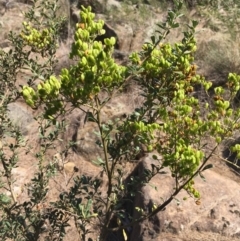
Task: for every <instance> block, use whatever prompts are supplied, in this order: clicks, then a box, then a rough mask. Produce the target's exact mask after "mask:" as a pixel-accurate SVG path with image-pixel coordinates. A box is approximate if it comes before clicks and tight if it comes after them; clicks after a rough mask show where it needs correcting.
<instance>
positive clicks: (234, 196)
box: [130, 157, 240, 241]
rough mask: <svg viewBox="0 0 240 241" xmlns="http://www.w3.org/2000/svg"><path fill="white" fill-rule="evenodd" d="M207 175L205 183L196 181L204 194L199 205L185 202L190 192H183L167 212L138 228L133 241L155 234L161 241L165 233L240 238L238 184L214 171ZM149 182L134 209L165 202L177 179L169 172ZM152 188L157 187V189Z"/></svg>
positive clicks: (146, 163) (148, 160)
mask: <svg viewBox="0 0 240 241" xmlns="http://www.w3.org/2000/svg"><path fill="white" fill-rule="evenodd" d="M153 162H155V161H154V160H152V159H151V158H150V157H146V158H145V159H144V160H143V161H142V164H141V165H140V166H139V168H140V169H139V171H140V173H141V171H143V170H144V168H147V167H148V168H149V167H150V165H151V163H153ZM204 176H205V178H206V182H204V181H203V180H202V179H201V178H200V177H197V178H196V179H195V183H196V184H195V185H196V188H197V190H199V191H200V193H201V195H202V199H201V204H200V205H196V204H195V202H194V200H193V199H192V198H188V199H187V200H186V201H183V198H184V197H185V196H187V193H186V192H185V191H184V190H182V191H181V192H180V193H179V195H178V196H177V197H176V199H177V200H179V202H176V201H174V200H173V201H172V202H171V203H170V204H169V205H168V206H167V207H166V209H165V210H164V211H162V212H160V213H158V214H157V215H156V216H155V217H153V218H151V219H150V220H147V221H145V222H143V223H142V224H140V225H137V226H135V227H134V228H133V232H132V234H131V239H130V240H131V241H135V240H136V241H139V240H142V241H146V240H149V239H150V238H151V237H152V235H153V233H154V235H155V236H156V237H155V238H154V240H156V241H160V240H162V239H161V234H162V233H164V232H168V233H172V234H181V232H183V231H189V230H195V231H200V232H202V231H204V232H212V233H218V234H224V235H228V236H236V237H240V228H239V227H240V203H239V196H240V185H239V183H237V182H235V181H233V180H231V179H228V178H226V177H224V176H222V175H219V174H218V173H216V172H214V170H207V171H205V172H204ZM150 183H151V186H150V185H147V186H145V187H143V188H142V189H141V190H140V192H139V194H138V195H137V196H136V198H135V205H134V206H138V207H140V208H143V209H144V210H147V209H148V208H149V206H152V204H153V203H156V204H161V200H166V199H167V198H168V197H169V196H170V195H171V193H172V191H173V187H174V180H173V178H172V177H171V175H170V172H168V174H162V175H158V176H155V177H154V178H153V179H152V180H151V182H150ZM152 186H156V187H157V190H155V189H154V188H152ZM198 204H199V203H198ZM136 217H137V213H136V212H135V218H136ZM149 230H151V233H149ZM157 237H159V238H157Z"/></svg>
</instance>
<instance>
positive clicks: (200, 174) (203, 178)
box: [199, 172, 206, 182]
mask: <svg viewBox="0 0 240 241" xmlns="http://www.w3.org/2000/svg"><path fill="white" fill-rule="evenodd" d="M199 176H200V177H201V178H202V180H203V181H204V182H206V178H205V177H204V176H203V174H202V173H201V172H199Z"/></svg>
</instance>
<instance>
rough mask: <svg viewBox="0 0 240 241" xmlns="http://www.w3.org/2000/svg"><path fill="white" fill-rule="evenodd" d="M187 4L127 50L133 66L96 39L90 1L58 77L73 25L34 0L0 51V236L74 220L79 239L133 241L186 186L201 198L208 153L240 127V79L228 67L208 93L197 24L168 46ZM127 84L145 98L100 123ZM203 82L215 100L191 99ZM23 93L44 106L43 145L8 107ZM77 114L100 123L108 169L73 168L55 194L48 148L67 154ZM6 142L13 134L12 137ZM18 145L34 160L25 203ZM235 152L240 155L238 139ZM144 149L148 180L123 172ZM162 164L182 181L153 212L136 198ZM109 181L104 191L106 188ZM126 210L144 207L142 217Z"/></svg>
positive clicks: (31, 233)
mask: <svg viewBox="0 0 240 241" xmlns="http://www.w3.org/2000/svg"><path fill="white" fill-rule="evenodd" d="M36 7H37V8H36ZM181 7H182V3H181V2H176V3H175V5H174V8H173V9H172V10H169V11H168V13H167V17H166V21H165V22H163V23H161V24H158V25H157V27H158V30H157V31H156V34H155V35H154V36H152V37H151V41H149V42H147V43H145V44H143V46H142V48H141V50H140V51H139V52H133V53H131V54H130V55H129V63H128V65H127V66H122V65H120V64H117V63H116V62H115V60H114V59H113V57H112V55H113V51H114V45H115V43H116V39H114V38H106V39H105V40H104V42H103V43H102V42H98V41H95V39H96V37H97V36H98V35H101V34H104V30H103V24H104V22H103V21H102V20H99V21H95V19H94V17H95V15H94V14H93V13H92V12H91V8H90V7H89V8H84V7H82V11H81V13H80V14H81V21H80V22H79V23H78V24H77V25H76V30H75V35H74V42H73V44H72V48H71V51H70V53H69V58H70V59H72V60H74V62H75V64H73V65H71V66H70V67H69V68H63V69H62V70H61V73H60V75H59V76H56V75H55V73H54V68H55V66H56V65H57V58H56V50H57V48H58V42H59V38H60V34H61V30H62V26H63V25H64V24H66V21H65V19H64V18H61V17H58V16H59V15H58V14H57V11H58V7H57V3H55V2H54V3H52V2H49V1H43V2H41V3H40V4H39V5H37V1H34V4H33V6H32V8H31V9H30V10H29V12H27V13H26V15H25V17H26V21H24V22H23V24H22V29H21V31H20V32H18V33H14V32H10V33H9V41H10V42H11V44H12V46H11V50H10V51H9V52H5V51H3V50H1V52H0V81H1V82H0V98H1V99H0V121H1V126H0V137H1V147H0V161H1V174H0V178H1V179H0V180H1V182H0V184H1V185H0V188H1V191H2V193H1V195H0V212H1V218H0V238H1V240H16V241H20V240H29V241H32V240H41V239H44V240H49V241H50V240H65V239H64V237H65V234H66V228H67V227H68V226H70V225H72V226H73V227H75V229H76V230H77V233H78V239H79V240H83V241H85V240H88V241H91V240H100V241H105V240H113V239H114V238H116V236H118V237H119V238H121V240H125V241H126V240H128V237H129V235H130V231H129V229H128V227H130V226H133V225H135V224H136V223H140V222H142V221H144V220H146V219H149V218H151V217H152V216H154V215H156V214H157V213H159V212H160V211H162V210H163V209H164V208H165V207H166V206H167V205H169V203H170V202H172V201H173V200H174V199H175V197H176V196H177V195H178V194H179V192H180V191H182V190H185V191H186V198H188V197H191V198H192V199H193V201H195V202H196V203H198V202H199V200H200V198H201V193H199V191H198V190H197V189H196V187H195V185H194V178H195V177H196V176H200V177H202V178H203V179H204V171H205V170H207V169H209V168H211V167H212V165H211V164H210V163H208V161H209V159H210V157H211V156H212V155H213V154H214V153H215V150H216V149H217V148H218V147H219V146H220V145H221V143H223V142H224V141H226V140H228V139H229V138H231V137H232V136H233V135H234V134H235V132H236V131H239V128H240V124H239V118H240V109H239V108H237V107H235V106H234V105H233V100H234V98H235V96H236V95H237V94H238V91H239V89H240V76H239V75H237V74H235V73H230V74H229V75H228V81H226V84H225V86H224V87H222V86H221V87H220V86H218V87H216V88H214V89H213V90H212V91H213V92H214V93H213V94H211V95H210V94H209V95H208V93H209V92H208V91H209V90H210V88H211V87H212V83H211V82H208V81H206V80H205V78H204V77H203V76H202V75H198V73H197V69H196V65H195V63H194V54H195V52H196V50H197V45H196V39H195V29H196V27H197V21H194V20H193V21H191V23H190V24H189V25H188V26H187V30H186V31H184V32H183V36H182V40H181V41H179V42H176V43H171V44H170V43H167V42H166V38H167V36H168V35H169V34H171V31H175V29H177V28H179V23H178V21H179V18H180V16H181V14H180V10H181ZM36 9H37V10H36ZM36 11H37V12H36ZM234 69H235V68H234ZM234 69H233V70H234ZM23 70H25V71H26V70H27V71H28V73H30V77H29V78H28V80H27V81H26V83H25V84H24V85H21V86H19V85H18V83H17V75H18V73H19V72H20V71H23ZM131 80H134V84H135V86H137V88H138V89H139V91H140V94H141V95H142V99H143V101H142V103H139V106H137V107H136V108H135V110H134V111H133V112H132V113H130V114H126V115H125V116H124V117H122V118H114V119H111V118H110V119H109V120H107V121H104V120H103V118H102V115H103V114H102V113H103V109H104V107H105V106H106V105H107V104H108V103H109V102H110V101H111V100H112V99H113V98H114V96H116V95H117V94H119V93H121V92H123V91H124V89H125V88H126V86H128V85H129V83H130V81H131ZM199 86H201V87H202V89H204V91H205V93H206V95H207V96H209V99H208V100H205V102H204V103H201V102H200V101H199V100H198V99H197V98H196V95H195V94H196V93H195V92H196V88H198V87H199ZM19 98H22V99H24V101H25V102H26V104H27V105H28V106H30V107H31V108H32V109H34V110H36V112H35V113H36V115H35V119H36V120H37V121H38V124H39V133H38V134H39V139H38V141H39V146H38V149H37V150H34V149H33V148H31V143H29V142H28V140H25V139H24V138H23V136H22V133H21V131H20V130H19V129H18V128H17V127H16V126H15V125H14V124H13V123H12V122H11V120H10V119H9V117H8V115H7V113H8V105H9V104H10V103H12V102H15V101H16V100H18V99H19ZM74 110H81V111H83V112H84V113H85V121H84V122H85V123H87V122H93V123H94V124H95V126H96V128H97V130H98V131H97V133H96V135H97V136H98V141H97V142H96V147H99V148H100V149H101V150H102V154H103V155H102V157H101V158H97V157H96V160H94V161H95V163H97V164H98V165H99V166H100V167H101V168H102V176H99V177H92V176H86V175H77V170H75V169H74V170H75V172H76V173H73V175H72V176H71V178H70V179H69V180H68V183H70V182H71V181H72V182H71V184H72V186H71V187H69V186H68V185H66V186H67V187H68V189H66V190H64V191H61V192H60V193H59V196H58V198H57V200H47V193H48V191H49V187H48V185H49V182H50V181H51V179H52V178H53V177H54V176H55V175H57V173H58V171H59V170H60V164H59V163H57V161H56V159H54V156H52V155H50V154H49V151H50V150H56V149H57V146H58V145H61V146H63V148H62V149H61V151H60V153H58V155H59V156H60V159H61V158H62V159H64V157H65V156H67V155H68V153H69V151H70V150H71V149H72V148H73V147H74V146H75V145H76V143H74V142H69V143H64V142H63V140H62V139H61V136H62V133H64V132H65V131H66V127H67V125H68V124H69V123H67V121H66V120H67V119H66V116H67V115H68V114H69V113H72V112H73V111H74ZM8 138H11V141H5V140H6V139H8ZM21 148H25V150H26V155H27V154H29V153H30V154H32V155H33V161H34V162H36V163H37V170H36V173H35V174H34V176H33V177H32V178H31V182H30V183H29V184H28V185H27V186H26V188H27V190H28V196H27V198H26V199H25V200H24V201H23V202H19V201H18V200H17V198H16V195H15V193H14V185H15V183H16V182H17V180H16V178H15V176H14V173H13V169H14V168H16V167H17V166H18V165H20V162H19V158H18V151H19V150H20V149H21ZM231 151H232V152H235V153H236V155H237V157H240V145H238V144H236V145H235V146H233V147H232V149H231ZM141 153H148V154H149V155H150V156H151V158H152V159H153V160H155V161H156V162H157V164H151V168H150V169H145V170H144V172H143V173H142V174H141V176H134V175H130V173H125V171H124V168H123V166H124V165H125V164H126V163H128V162H132V161H133V160H136V156H138V155H139V154H141ZM135 165H137V161H136V162H135ZM166 169H168V170H169V171H170V172H171V176H172V180H173V181H174V183H175V185H174V189H173V190H172V193H171V194H170V195H169V197H168V198H167V199H166V200H163V201H161V200H159V203H154V204H152V206H151V207H149V210H144V209H143V208H141V207H138V206H133V204H132V199H133V198H134V197H135V195H136V194H137V193H138V192H139V191H140V188H141V187H143V186H145V185H148V184H149V182H150V181H151V179H152V178H153V177H154V176H156V175H162V174H163V172H164V171H165V170H166ZM129 175H130V176H129ZM127 176H128V178H126V177H127ZM104 185H106V189H107V192H106V193H104V192H103V191H102V190H103V189H102V188H103V186H104ZM193 205H194V202H193ZM129 206H131V208H132V209H134V210H136V211H137V212H138V217H137V218H136V217H134V216H133V215H132V213H131V212H129V210H128V208H127V207H129ZM126 220H127V222H126ZM46 223H47V224H48V227H47V228H46V226H47V224H46Z"/></svg>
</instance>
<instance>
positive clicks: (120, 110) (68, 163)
mask: <svg viewBox="0 0 240 241" xmlns="http://www.w3.org/2000/svg"><path fill="white" fill-rule="evenodd" d="M76 3H77V2H75V3H74V4H69V3H65V2H64V1H63V2H62V8H61V11H62V13H64V14H66V15H67V16H69V18H70V19H71V22H73V23H74V21H77V16H78V7H77V4H76ZM104 3H105V1H87V0H85V1H84V0H83V1H81V0H79V1H78V4H83V5H84V4H85V5H88V4H91V5H92V6H93V9H94V11H95V12H96V13H97V17H98V18H103V19H105V20H106V23H107V24H106V25H105V29H106V33H107V35H108V36H115V37H117V39H118V47H117V51H116V52H115V55H116V58H117V59H118V61H119V62H122V63H124V61H127V55H128V53H129V52H131V51H133V50H139V49H140V47H141V45H142V43H143V42H144V41H146V40H148V39H149V37H150V36H151V34H152V33H153V30H154V27H153V26H155V23H156V22H158V21H161V20H162V19H163V18H164V17H165V14H166V6H164V5H162V4H160V3H159V5H154V6H153V5H149V4H146V5H139V4H133V5H132V6H127V5H126V4H125V3H122V1H117V0H111V1H108V3H107V5H105V4H104ZM30 4H31V2H30V1H13V0H12V1H10V2H8V1H7V2H6V1H3V0H1V2H0V33H1V34H0V48H3V49H4V50H5V51H7V50H8V49H9V47H10V45H9V42H8V40H7V33H8V31H10V30H15V31H18V30H19V29H20V28H21V22H22V20H23V13H22V11H24V10H26V9H27V8H28V7H29V5H30ZM189 16H193V17H194V16H195V17H197V18H199V13H198V12H197V11H196V10H191V11H190V10H189V13H188V17H189ZM211 31H212V30H211V29H209V28H207V27H206V24H205V20H202V22H201V23H200V25H199V27H198V29H197V36H199V41H200V40H201V42H200V44H202V45H204V43H206V42H207V40H206V39H204V38H203V36H202V33H205V34H206V36H211V35H212V32H211ZM173 36H174V37H173V39H171V41H174V40H175V39H179V36H180V34H179V32H177V33H176V34H175V35H173ZM224 36H225V35H224ZM226 36H228V35H227V34H226ZM211 38H212V39H211V41H213V40H214V39H217V38H218V35H217V34H216V35H215V36H214V35H212V36H211ZM226 38H227V37H226ZM204 41H205V42H204ZM208 41H210V40H209V39H208ZM70 42H71V41H70V40H69V39H67V41H66V42H63V43H60V46H61V48H60V50H59V51H58V53H57V55H58V57H59V60H60V62H59V67H58V69H56V73H57V72H59V69H60V68H61V67H63V66H64V67H65V66H67V65H69V62H68V57H67V53H68V50H69V43H70ZM201 54H202V55H203V53H198V56H202V55H201ZM203 66H204V65H203V63H202V62H201V61H199V67H200V71H201V72H204V68H203ZM206 71H208V69H206ZM211 71H212V70H211ZM212 76H215V77H216V76H218V75H217V73H216V74H215V75H214V74H213V75H212ZM20 78H21V79H20V82H24V76H22V77H20ZM140 102H141V98H140V97H139V95H138V90H137V89H134V87H132V89H131V90H130V91H128V92H126V93H125V94H124V95H119V96H117V97H116V98H115V99H113V101H112V102H111V103H110V104H109V105H107V106H106V107H105V109H104V115H105V117H104V118H106V119H108V118H113V117H116V116H121V115H122V114H125V113H126V112H130V111H131V110H133V109H134V108H135V107H137V106H138V104H139V103H140ZM9 117H10V118H11V119H12V120H13V121H14V122H15V123H17V124H18V125H19V126H20V128H21V130H22V133H23V134H24V136H25V138H26V139H28V140H29V143H31V144H32V146H33V147H32V151H33V152H34V149H37V148H38V147H37V123H36V121H35V120H34V118H33V117H34V111H32V110H31V109H30V108H29V107H27V106H26V105H25V104H24V103H22V102H21V101H19V102H17V103H13V104H11V105H10V106H9ZM68 119H69V122H70V125H69V128H68V132H67V133H65V136H64V138H65V140H69V139H71V138H72V137H73V136H75V137H76V140H77V141H78V145H77V147H76V152H75V153H72V155H70V156H68V159H66V160H60V159H59V160H58V161H59V163H60V164H59V165H60V166H61V167H63V170H61V171H60V172H59V174H58V175H57V176H56V177H55V178H53V180H52V181H51V183H50V191H49V193H48V199H49V200H55V199H56V198H57V195H58V193H59V192H60V191H63V190H66V189H67V188H68V187H69V185H70V184H71V179H72V176H73V175H75V174H88V175H91V176H98V175H100V169H99V168H98V167H97V166H96V165H94V164H93V163H92V162H91V161H92V160H94V159H95V158H96V156H101V154H102V153H101V151H100V150H98V149H96V147H95V145H94V143H95V142H96V135H95V134H94V129H95V126H94V125H93V123H91V122H89V123H87V124H86V125H83V120H84V116H83V113H81V112H80V111H79V112H74V113H72V114H71V116H68ZM5 141H7V142H9V141H11V140H9V139H7V140H5ZM59 151H61V146H59V149H57V150H56V151H55V152H54V153H50V154H51V155H55V154H57V153H58V152H59ZM219 153H220V154H221V150H219ZM62 161H63V162H64V164H62ZM140 162H141V164H139V169H138V172H139V173H140V172H141V170H142V168H143V167H144V166H147V165H150V164H151V163H152V162H154V161H153V160H152V159H151V157H148V156H145V157H144V158H142V159H141V161H140ZM211 162H212V163H213V164H214V165H215V167H214V168H213V169H211V170H207V171H206V172H205V178H206V181H205V182H204V181H203V180H202V179H200V178H197V179H196V185H197V188H198V189H199V191H200V192H201V193H202V198H201V203H197V204H195V203H194V201H193V200H192V199H191V198H189V199H188V200H186V201H183V197H184V196H185V195H186V193H184V191H183V192H182V193H180V194H179V196H177V197H176V201H173V202H172V203H171V204H170V205H169V206H168V207H167V208H166V210H165V211H163V212H161V213H159V214H158V215H157V216H156V217H154V218H152V219H150V220H148V221H145V222H144V223H143V224H141V225H139V226H136V227H134V229H133V230H131V232H130V234H129V239H128V240H131V241H140V240H142V241H148V240H156V241H160V240H161V241H211V240H212V241H217V240H218V241H231V240H232V241H234V240H240V176H239V173H238V172H236V171H233V170H232V169H231V168H230V167H229V166H228V165H226V164H225V163H224V162H223V161H222V160H221V159H220V158H219V157H214V158H212V160H211ZM74 167H77V170H78V172H77V173H75V174H74ZM124 168H125V170H127V172H128V173H131V172H132V171H133V165H131V164H129V165H127V166H126V167H124ZM35 170H36V163H35V162H34V158H33V155H31V154H29V155H27V156H26V155H25V150H23V151H22V152H21V153H20V162H19V167H18V168H16V169H15V170H14V175H15V177H16V178H17V180H18V181H17V182H16V183H15V185H14V192H15V195H16V196H17V200H18V201H19V202H21V201H22V200H24V199H25V198H26V195H27V194H26V190H25V184H27V183H28V182H29V180H30V177H31V176H32V175H33V173H34V171H35ZM169 175H170V174H168V173H166V174H163V175H161V176H157V177H155V178H154V179H153V180H152V182H151V185H149V186H146V187H144V188H143V190H142V192H141V193H142V194H141V195H139V196H137V197H136V199H135V204H136V205H138V206H140V207H143V208H147V207H148V206H149V205H150V204H152V203H159V202H161V200H162V199H163V200H164V199H165V198H167V196H168V195H169V193H170V192H171V191H172V186H173V184H172V181H171V180H172V179H171V178H170V176H169ZM152 186H156V187H157V190H156V189H154V188H152ZM75 237H76V236H75V234H74V231H73V230H72V229H71V228H69V229H68V232H67V239H66V240H69V241H75V240H76V239H75Z"/></svg>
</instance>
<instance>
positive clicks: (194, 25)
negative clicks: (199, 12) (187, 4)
mask: <svg viewBox="0 0 240 241" xmlns="http://www.w3.org/2000/svg"><path fill="white" fill-rule="evenodd" d="M197 25H198V21H196V20H193V21H192V26H193V27H194V28H196V27H197Z"/></svg>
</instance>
